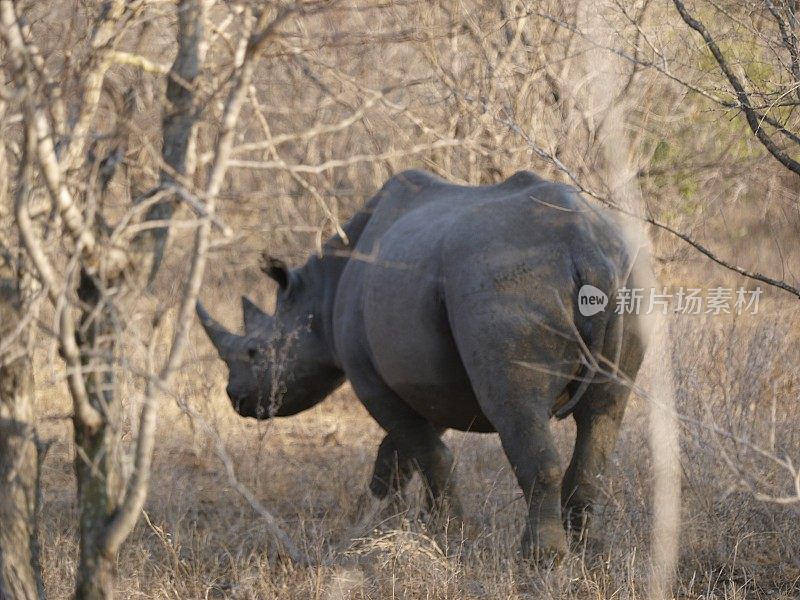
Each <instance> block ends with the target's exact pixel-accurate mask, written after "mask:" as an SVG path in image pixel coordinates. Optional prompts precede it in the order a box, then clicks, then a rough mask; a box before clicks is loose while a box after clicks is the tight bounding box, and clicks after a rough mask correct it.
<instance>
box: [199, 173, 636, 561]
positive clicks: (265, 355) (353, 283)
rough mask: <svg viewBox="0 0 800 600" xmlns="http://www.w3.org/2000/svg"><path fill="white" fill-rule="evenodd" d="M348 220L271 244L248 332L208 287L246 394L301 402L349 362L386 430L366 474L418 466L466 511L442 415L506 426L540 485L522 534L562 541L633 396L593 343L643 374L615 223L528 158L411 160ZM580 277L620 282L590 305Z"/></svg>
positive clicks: (238, 400) (576, 521)
mask: <svg viewBox="0 0 800 600" xmlns="http://www.w3.org/2000/svg"><path fill="white" fill-rule="evenodd" d="M344 230H345V233H346V234H347V238H348V239H347V242H346V243H345V242H344V241H343V240H342V239H341V238H339V237H338V236H337V237H334V238H333V239H331V240H329V241H328V243H327V244H326V245H325V247H324V252H323V256H322V257H321V258H319V257H316V256H314V257H312V258H310V259H309V260H308V262H306V264H305V265H303V266H302V267H300V268H297V269H288V268H287V267H286V266H285V265H284V264H283V263H281V262H280V261H277V260H274V259H267V260H266V263H265V264H264V265H262V268H263V269H264V270H265V272H267V273H268V274H269V275H270V276H271V277H272V278H273V279H275V280H276V281H277V282H278V284H279V286H280V290H279V292H278V297H277V308H276V311H275V315H274V316H270V315H267V314H265V313H263V312H262V311H261V310H260V309H258V308H257V307H256V306H255V305H253V304H252V303H250V302H249V301H248V300H247V299H245V298H243V309H244V319H245V331H246V333H245V335H244V336H238V335H234V334H232V333H230V332H227V331H226V330H224V329H223V328H222V327H221V326H220V325H219V324H218V323H217V322H216V321H214V320H213V319H212V318H211V317H210V316H209V315H208V313H207V312H206V311H205V310H204V309H203V307H202V306H201V305H199V304H198V314H199V316H200V319H201V321H202V322H203V325H204V327H205V328H206V331H207V333H208V334H209V336H210V338H211V340H212V341H213V342H214V344H215V345H216V347H217V349H218V350H219V353H220V356H221V357H222V358H223V359H224V360H225V361H226V363H227V365H228V367H229V369H230V377H229V384H228V388H227V392H228V395H229V396H230V398H231V401H232V402H233V405H234V407H235V408H236V410H237V411H238V412H239V414H241V415H243V416H248V417H256V418H268V417H270V416H285V415H292V414H295V413H298V412H300V411H302V410H305V409H307V408H310V407H312V406H314V405H315V404H317V403H318V402H320V401H322V400H323V399H324V398H325V397H326V396H327V395H328V394H330V393H331V392H332V391H333V390H335V389H336V388H337V387H339V386H340V385H341V384H342V383H343V382H344V381H345V379H347V380H349V381H350V383H351V385H352V388H353V390H354V391H355V393H356V395H357V396H358V398H359V400H360V401H361V402H362V403H363V404H364V406H365V407H366V409H367V410H368V411H369V413H370V414H371V415H372V417H373V418H374V419H375V420H376V421H377V422H378V423H379V424H380V426H381V427H382V428H383V429H384V430H385V431H386V436H385V438H384V439H383V442H382V443H381V445H380V447H379V449H378V455H377V458H376V461H375V467H374V474H373V476H372V482H371V484H370V489H371V491H372V492H373V493H374V494H375V495H376V496H378V497H385V496H387V495H388V494H390V493H394V492H397V491H400V490H402V488H403V486H404V485H405V484H406V483H407V482H408V480H409V478H410V477H411V475H412V473H413V471H415V470H417V471H419V473H420V474H421V476H422V477H423V480H424V482H425V484H426V485H427V489H428V491H429V496H430V500H431V502H434V503H436V502H440V501H443V500H447V501H448V503H449V505H450V506H451V508H452V509H453V510H455V511H458V502H457V498H456V497H455V493H454V490H453V485H454V481H453V458H452V455H451V453H450V451H449V450H448V449H447V447H446V446H445V444H444V443H443V442H442V440H441V434H442V432H443V431H444V430H445V429H448V428H453V429H458V430H461V431H475V432H495V431H496V432H498V433H499V434H500V439H501V441H502V445H503V449H504V450H505V453H506V455H507V457H508V460H509V461H510V463H511V465H512V467H513V469H514V472H515V474H516V476H517V480H518V481H519V485H520V487H521V488H522V491H523V492H524V495H525V497H526V499H527V501H528V506H529V519H528V524H527V527H526V530H525V534H524V536H523V551H524V552H525V553H526V554H528V553H530V552H531V551H534V552H537V553H538V552H543V553H546V554H548V555H550V554H552V553H556V554H562V553H564V552H565V551H566V548H567V544H566V536H565V535H564V530H563V528H562V525H563V526H566V527H567V528H568V529H571V530H572V531H573V532H574V531H579V530H580V528H581V527H582V526H583V525H584V524H585V523H586V517H587V515H588V512H589V511H590V509H591V506H592V503H593V501H594V500H595V498H596V497H597V492H598V490H597V489H596V488H595V484H596V482H597V481H598V477H599V476H600V475H601V473H602V472H603V469H604V465H605V463H606V460H607V458H608V455H609V454H610V453H611V451H612V449H613V446H614V443H615V441H616V438H617V431H618V429H619V426H620V421H621V419H622V415H623V412H624V410H625V404H626V401H627V397H628V389H627V387H626V386H625V385H622V384H620V383H619V380H614V379H612V378H609V377H607V376H604V375H603V374H602V370H601V371H600V372H597V371H596V369H593V368H591V365H592V361H591V360H587V359H586V358H585V356H586V354H585V352H584V353H582V351H581V349H582V348H585V349H588V350H589V351H591V353H592V355H593V356H594V357H595V358H596V359H597V361H598V363H599V364H600V365H601V367H602V366H603V365H604V364H605V365H606V367H607V365H608V362H604V360H603V358H602V357H606V359H609V360H611V361H613V362H615V363H616V364H617V365H618V367H619V369H620V371H621V372H622V373H623V374H624V375H626V376H627V377H628V378H630V379H634V378H635V376H636V373H637V371H638V369H639V365H640V362H641V359H642V353H643V350H644V343H643V339H642V337H641V335H640V333H639V327H638V323H637V321H636V316H635V315H626V316H625V318H624V319H623V318H622V317H619V316H617V315H615V314H614V311H613V306H614V296H615V293H616V290H617V289H618V288H620V287H622V286H623V285H624V284H627V285H628V287H636V284H635V282H634V281H633V280H632V277H631V276H629V273H631V270H632V266H631V262H632V255H633V253H632V252H631V251H630V250H629V249H628V248H627V247H626V245H625V243H624V241H623V236H622V234H621V232H620V229H619V228H618V226H617V225H616V224H615V223H614V221H613V220H612V219H611V218H610V217H609V216H608V215H606V214H604V213H603V211H601V210H599V209H598V208H597V207H594V206H592V205H589V204H588V203H587V202H586V201H585V200H583V199H582V198H581V197H580V196H579V195H578V194H577V193H576V192H575V191H574V190H573V189H572V188H570V187H567V186H564V185H560V184H555V183H550V182H546V181H544V180H542V179H540V178H539V177H537V176H536V175H534V174H533V173H530V172H520V173H517V174H515V175H514V176H512V177H510V178H509V179H507V180H506V181H504V182H502V183H499V184H496V185H490V186H481V187H467V186H460V185H453V184H451V183H448V182H446V181H444V180H442V179H440V178H438V177H436V176H434V175H432V174H429V173H425V172H421V171H406V172H403V173H400V174H399V175H396V176H394V177H392V178H391V179H389V180H388V181H387V182H386V184H385V185H384V186H383V188H382V189H381V190H380V191H379V192H378V194H377V195H376V196H375V197H374V198H372V200H371V201H370V202H369V203H368V204H367V205H366V206H365V208H364V209H363V210H362V211H361V212H359V213H358V214H357V215H356V216H355V217H353V219H352V220H351V221H350V222H349V223H348V224H347V225H346V226H345V227H344ZM634 272H636V271H634ZM584 284H591V285H594V286H596V287H597V288H599V289H601V290H603V291H604V292H605V293H606V294H607V295H608V297H609V299H610V300H609V307H608V308H607V309H606V311H604V312H601V313H599V314H597V315H594V316H592V317H583V316H581V314H580V313H579V311H578V308H577V302H578V300H577V298H578V290H579V289H580V287H581V286H582V285H584ZM578 335H580V337H581V338H582V342H581V341H580V340H578V339H577V338H578ZM582 356H583V358H582ZM617 357H618V358H617ZM595 364H597V363H595ZM606 370H607V369H606ZM582 382H586V383H582ZM568 414H572V416H573V418H574V419H575V422H576V424H577V439H576V443H575V450H574V453H573V456H572V460H571V461H570V464H569V466H568V467H567V470H566V474H565V475H564V477H563V480H562V479H561V472H562V469H561V468H560V466H559V457H558V453H557V451H556V447H555V445H554V443H553V438H552V436H551V433H550V428H549V420H550V418H551V416H554V415H555V416H557V417H564V416H566V415H568Z"/></svg>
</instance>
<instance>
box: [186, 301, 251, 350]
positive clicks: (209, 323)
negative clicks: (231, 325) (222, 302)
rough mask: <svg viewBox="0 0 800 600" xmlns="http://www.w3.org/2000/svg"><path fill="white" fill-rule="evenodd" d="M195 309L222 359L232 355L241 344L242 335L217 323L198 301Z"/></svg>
mask: <svg viewBox="0 0 800 600" xmlns="http://www.w3.org/2000/svg"><path fill="white" fill-rule="evenodd" d="M195 309H196V310H197V316H198V317H199V318H200V323H202V325H203V329H205V330H206V333H207V334H208V338H209V339H210V340H211V343H212V344H214V347H215V348H216V349H217V352H219V355H220V357H221V358H222V359H223V360H228V359H229V358H231V357H233V356H234V353H235V352H236V350H237V349H238V347H239V346H240V345H241V340H242V337H241V336H238V335H236V334H233V333H231V332H230V331H228V330H227V329H225V328H224V327H223V326H222V325H220V324H219V323H217V321H215V320H214V318H213V317H212V316H211V315H210V314H208V311H207V310H206V309H205V307H204V306H203V304H202V303H200V302H198V303H197V306H196V307H195Z"/></svg>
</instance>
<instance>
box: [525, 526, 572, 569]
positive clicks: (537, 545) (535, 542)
mask: <svg viewBox="0 0 800 600" xmlns="http://www.w3.org/2000/svg"><path fill="white" fill-rule="evenodd" d="M568 552H569V548H568V546H567V537H566V535H564V529H563V528H562V527H561V524H560V523H559V524H552V525H543V526H541V527H538V528H536V529H533V530H532V529H527V530H526V531H525V535H524V536H523V538H522V556H523V558H525V559H527V560H534V561H536V562H539V563H542V564H553V563H555V562H558V561H559V560H561V559H562V558H564V557H565V556H566V555H567V554H568Z"/></svg>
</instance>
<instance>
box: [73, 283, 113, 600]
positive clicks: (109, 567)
mask: <svg viewBox="0 0 800 600" xmlns="http://www.w3.org/2000/svg"><path fill="white" fill-rule="evenodd" d="M78 297H79V298H80V300H81V301H82V302H83V303H84V306H85V308H84V309H83V313H82V315H81V321H80V328H79V331H80V332H81V334H79V339H78V340H77V341H78V343H79V345H80V347H81V356H82V357H84V358H83V360H82V362H83V365H84V367H86V371H85V373H84V377H85V378H86V391H87V394H88V396H89V402H90V403H91V404H92V406H94V407H95V408H96V409H97V410H98V411H99V412H100V413H101V414H102V415H103V416H104V419H103V424H102V426H101V427H99V428H98V429H96V430H95V429H92V428H89V427H86V426H85V424H84V423H82V422H81V420H80V418H79V417H78V415H75V418H74V426H75V444H76V448H77V452H76V453H75V474H76V476H77V480H78V513H79V515H80V531H81V543H80V566H79V567H78V581H77V585H76V592H75V596H76V598H86V599H95V598H111V597H112V595H113V589H114V588H113V586H114V579H115V570H116V569H115V567H116V565H115V561H116V556H115V554H114V553H112V554H109V553H107V552H106V551H105V548H104V546H105V544H104V537H105V532H106V528H107V525H108V523H109V521H110V520H111V518H112V516H113V514H114V511H115V510H116V508H117V505H118V503H119V498H120V491H121V484H120V481H121V477H120V473H119V468H120V462H119V456H118V454H119V425H120V403H121V401H122V399H121V398H119V397H118V396H117V395H116V394H115V393H114V389H113V386H114V377H113V375H112V369H113V364H112V363H113V360H112V357H113V353H114V351H115V346H116V344H115V335H114V322H113V315H112V314H111V310H110V309H109V308H107V307H103V306H101V302H102V299H101V297H100V293H99V291H98V289H97V288H96V286H95V284H94V282H93V281H92V279H91V278H90V277H89V276H87V275H86V274H81V282H80V285H79V287H78ZM91 356H94V357H98V356H99V357H101V358H95V359H89V358H86V357H91Z"/></svg>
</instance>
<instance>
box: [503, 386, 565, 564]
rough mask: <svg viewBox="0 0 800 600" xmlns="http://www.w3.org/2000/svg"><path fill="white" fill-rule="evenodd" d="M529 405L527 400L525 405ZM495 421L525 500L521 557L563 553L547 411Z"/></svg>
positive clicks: (557, 482)
mask: <svg viewBox="0 0 800 600" xmlns="http://www.w3.org/2000/svg"><path fill="white" fill-rule="evenodd" d="M524 408H530V401H528V406H525V407H524ZM524 408H522V407H521V410H520V411H519V412H517V415H516V416H517V418H516V419H514V418H511V419H504V420H502V421H500V422H499V424H495V426H496V427H497V430H498V432H499V433H500V441H501V442H502V444H503V450H504V451H505V453H506V456H508V460H509V462H510V463H511V466H512V468H513V469H514V473H515V475H516V476H517V481H518V482H519V486H520V488H522V492H523V494H524V496H525V499H526V500H527V503H528V520H527V525H526V527H525V533H524V534H523V536H522V553H523V556H526V557H533V558H549V557H551V556H553V555H556V556H562V555H564V554H566V551H567V544H566V538H565V536H564V530H563V528H562V526H561V503H560V498H559V490H560V479H561V468H560V466H559V456H558V450H557V449H556V446H555V444H554V442H553V437H552V434H551V433H550V427H549V424H548V416H547V414H544V415H542V414H536V413H535V412H534V411H531V410H524Z"/></svg>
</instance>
